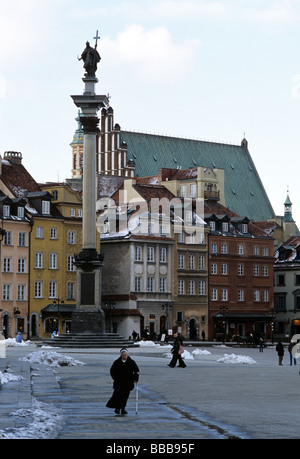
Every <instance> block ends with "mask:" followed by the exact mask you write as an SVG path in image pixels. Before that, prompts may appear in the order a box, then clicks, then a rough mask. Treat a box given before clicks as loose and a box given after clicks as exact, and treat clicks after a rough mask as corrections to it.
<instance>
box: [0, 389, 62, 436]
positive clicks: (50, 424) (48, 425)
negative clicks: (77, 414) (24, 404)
mask: <svg viewBox="0 0 300 459" xmlns="http://www.w3.org/2000/svg"><path fill="white" fill-rule="evenodd" d="M10 415H11V416H16V417H19V418H24V419H28V421H27V422H26V426H25V427H19V428H12V429H5V430H0V439H4V440H5V439H35V440H38V439H47V438H50V439H51V438H55V436H56V434H57V432H59V430H60V429H61V426H62V424H63V420H64V416H63V412H62V411H61V410H58V409H57V408H55V406H54V405H50V404H48V403H43V402H40V401H38V400H36V399H35V398H33V399H32V408H31V409H19V410H16V411H13V412H12V413H10Z"/></svg>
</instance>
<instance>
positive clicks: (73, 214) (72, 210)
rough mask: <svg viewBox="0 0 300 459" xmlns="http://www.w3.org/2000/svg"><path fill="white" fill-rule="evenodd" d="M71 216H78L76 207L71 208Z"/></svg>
mask: <svg viewBox="0 0 300 459" xmlns="http://www.w3.org/2000/svg"><path fill="white" fill-rule="evenodd" d="M70 216H71V217H75V216H76V212H75V209H70Z"/></svg>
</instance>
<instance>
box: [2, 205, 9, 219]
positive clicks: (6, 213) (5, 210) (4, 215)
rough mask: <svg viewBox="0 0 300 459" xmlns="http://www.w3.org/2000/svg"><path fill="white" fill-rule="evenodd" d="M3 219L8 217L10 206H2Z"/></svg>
mask: <svg viewBox="0 0 300 459" xmlns="http://www.w3.org/2000/svg"><path fill="white" fill-rule="evenodd" d="M3 217H10V206H3Z"/></svg>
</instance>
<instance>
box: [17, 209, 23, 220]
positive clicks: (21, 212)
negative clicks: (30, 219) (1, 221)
mask: <svg viewBox="0 0 300 459" xmlns="http://www.w3.org/2000/svg"><path fill="white" fill-rule="evenodd" d="M17 212H18V218H24V207H18V210H17Z"/></svg>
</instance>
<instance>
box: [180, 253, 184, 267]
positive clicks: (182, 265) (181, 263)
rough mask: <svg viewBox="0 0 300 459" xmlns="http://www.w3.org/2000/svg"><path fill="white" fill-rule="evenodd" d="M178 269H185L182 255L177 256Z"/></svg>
mask: <svg viewBox="0 0 300 459" xmlns="http://www.w3.org/2000/svg"><path fill="white" fill-rule="evenodd" d="M178 269H185V255H184V254H182V253H180V254H179V255H178Z"/></svg>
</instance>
